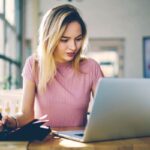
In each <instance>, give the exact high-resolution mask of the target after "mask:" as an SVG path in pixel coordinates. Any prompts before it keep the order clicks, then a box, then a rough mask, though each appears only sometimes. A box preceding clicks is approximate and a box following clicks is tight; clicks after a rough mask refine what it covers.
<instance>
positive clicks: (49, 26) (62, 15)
mask: <svg viewBox="0 0 150 150" xmlns="http://www.w3.org/2000/svg"><path fill="white" fill-rule="evenodd" d="M73 21H77V22H78V23H79V24H80V25H81V29H82V36H83V43H82V46H81V49H80V50H79V52H78V54H77V55H76V57H75V58H74V60H73V61H72V65H73V68H74V69H75V70H78V71H79V62H80V59H81V53H82V51H83V49H84V48H85V45H86V44H85V43H86V42H85V41H87V40H86V35H87V30H86V25H85V23H84V21H83V20H82V18H81V16H80V14H79V13H78V11H77V9H76V8H75V7H74V6H72V5H69V4H66V5H61V6H57V7H55V8H53V9H51V10H49V11H48V12H47V13H46V14H45V15H44V17H43V20H42V22H41V25H40V28H39V45H38V60H39V85H38V88H39V90H40V91H45V90H46V87H47V83H48V82H49V81H52V80H53V79H54V77H55V74H56V64H55V60H54V56H53V53H54V51H55V49H56V47H57V45H58V43H59V41H60V38H61V37H62V35H63V33H64V32H65V29H66V28H67V25H68V24H69V23H71V22H73Z"/></svg>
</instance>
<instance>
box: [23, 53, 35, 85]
mask: <svg viewBox="0 0 150 150" xmlns="http://www.w3.org/2000/svg"><path fill="white" fill-rule="evenodd" d="M33 61H34V58H33V56H30V57H28V58H27V59H26V61H25V65H24V67H23V70H22V77H23V78H24V79H27V80H31V81H33V82H35V77H34V74H33V69H32V67H33Z"/></svg>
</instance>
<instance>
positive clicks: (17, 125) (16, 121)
mask: <svg viewBox="0 0 150 150" xmlns="http://www.w3.org/2000/svg"><path fill="white" fill-rule="evenodd" d="M11 117H12V118H13V119H14V120H15V123H16V126H15V128H19V122H18V120H17V118H16V117H15V116H11Z"/></svg>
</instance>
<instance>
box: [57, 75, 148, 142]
mask: <svg viewBox="0 0 150 150" xmlns="http://www.w3.org/2000/svg"><path fill="white" fill-rule="evenodd" d="M55 134H56V135H58V136H60V137H65V138H69V139H72V140H77V141H81V142H92V141H103V140H114V139H123V138H133V137H142V136H150V79H122V78H104V79H102V80H100V81H99V83H98V86H97V89H96V94H95V97H94V104H93V108H92V111H91V114H90V117H89V120H88V123H87V125H86V128H85V130H84V131H60V132H56V133H55Z"/></svg>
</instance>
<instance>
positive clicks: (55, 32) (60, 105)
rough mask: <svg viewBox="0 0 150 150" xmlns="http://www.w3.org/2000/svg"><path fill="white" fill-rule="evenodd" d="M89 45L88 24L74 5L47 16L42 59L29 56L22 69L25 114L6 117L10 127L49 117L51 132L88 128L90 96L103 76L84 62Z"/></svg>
mask: <svg viewBox="0 0 150 150" xmlns="http://www.w3.org/2000/svg"><path fill="white" fill-rule="evenodd" d="M86 41H87V30H86V25H85V23H84V21H83V19H82V18H81V16H80V14H79V13H78V11H77V9H76V8H75V7H74V6H72V5H69V4H66V5H61V6H57V7H55V8H53V9H52V10H49V11H48V12H47V13H46V14H45V16H44V18H43V20H42V22H41V25H40V29H39V45H38V51H37V55H32V56H30V57H29V58H28V59H27V60H26V63H25V66H24V68H23V73H22V76H23V104H22V113H21V114H19V115H18V116H16V117H9V116H6V117H4V119H3V120H4V121H3V122H4V123H5V124H6V125H7V126H8V127H11V128H16V127H20V126H23V125H24V124H26V123H27V122H29V121H31V120H32V119H33V118H38V117H40V116H42V115H45V114H47V115H48V117H47V119H48V120H49V121H48V122H47V123H46V124H47V125H48V126H51V127H75V126H84V125H85V124H86V121H87V117H86V114H87V110H88V105H89V101H90V96H91V93H93V94H94V92H95V88H96V84H97V82H98V80H99V79H100V78H102V77H103V73H102V71H101V69H100V66H99V65H98V64H97V63H96V62H95V61H94V60H92V59H88V58H82V57H81V54H82V52H83V50H84V49H85V46H86ZM3 122H2V123H3ZM2 123H1V124H2Z"/></svg>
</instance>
